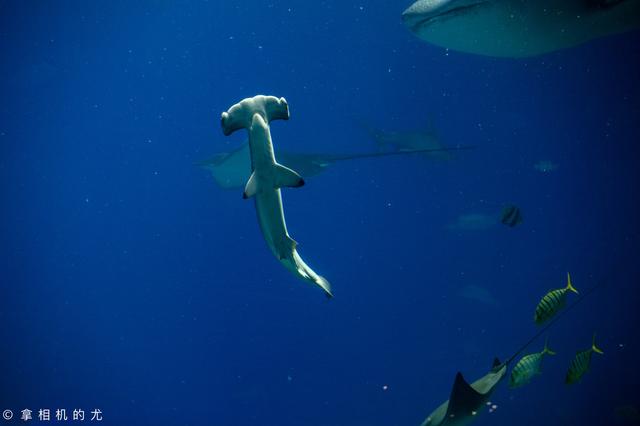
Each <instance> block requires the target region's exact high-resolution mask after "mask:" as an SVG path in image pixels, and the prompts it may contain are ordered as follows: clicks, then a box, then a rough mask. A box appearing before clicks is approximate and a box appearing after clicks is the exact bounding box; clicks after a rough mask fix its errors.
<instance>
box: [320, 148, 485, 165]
mask: <svg viewBox="0 0 640 426" xmlns="http://www.w3.org/2000/svg"><path fill="white" fill-rule="evenodd" d="M475 148H476V147H475V145H460V146H452V147H447V148H429V149H410V150H409V149H408V150H402V151H385V152H369V153H364V154H350V155H332V156H330V157H329V159H330V160H331V161H345V160H357V159H359V158H374V157H389V156H392V155H411V154H421V153H422V154H424V153H430V152H448V151H464V150H470V149H475Z"/></svg>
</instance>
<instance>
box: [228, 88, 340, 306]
mask: <svg viewBox="0 0 640 426" xmlns="http://www.w3.org/2000/svg"><path fill="white" fill-rule="evenodd" d="M278 119H280V120H288V119H289V105H288V104H287V101H286V100H285V99H284V98H279V99H278V98H276V97H275V96H263V95H258V96H255V97H253V98H246V99H243V100H242V101H240V102H239V103H237V104H235V105H233V106H232V107H231V108H229V110H228V111H226V112H223V113H222V117H221V124H222V131H223V133H224V134H225V135H226V136H228V135H230V134H231V133H233V132H235V131H236V130H239V129H242V128H244V129H247V131H248V133H249V152H250V155H251V176H250V177H249V180H248V181H247V184H246V186H245V189H244V192H243V198H254V200H255V207H256V212H257V215H258V223H259V224H260V229H261V230H262V235H263V236H264V239H265V241H266V242H267V245H268V246H269V249H270V250H271V252H272V253H273V254H274V255H275V256H276V258H277V259H278V260H280V263H282V264H283V265H284V266H285V267H286V268H287V269H288V270H289V271H291V272H292V273H293V274H294V275H296V276H297V277H298V278H301V279H302V280H305V281H307V282H310V283H312V284H315V285H317V286H318V287H320V288H321V289H322V290H323V291H324V292H325V294H326V295H327V297H333V294H332V293H331V286H330V284H329V282H328V281H327V280H326V279H325V278H323V277H321V276H320V275H318V274H316V273H315V272H314V271H313V269H311V268H310V267H309V265H307V264H306V263H305V262H304V261H303V260H302V258H301V257H300V255H299V254H298V251H297V249H296V246H297V243H296V242H295V241H294V240H293V238H291V237H290V236H289V233H288V231H287V226H286V224H285V219H284V210H283V207H282V194H281V192H280V188H282V187H291V188H297V187H300V186H303V185H304V179H302V177H301V176H300V175H299V174H298V173H297V172H295V171H294V170H292V169H290V168H288V167H285V166H283V165H282V164H279V163H278V162H277V161H276V157H275V154H274V151H273V142H272V140H271V130H270V127H269V123H271V121H272V120H278Z"/></svg>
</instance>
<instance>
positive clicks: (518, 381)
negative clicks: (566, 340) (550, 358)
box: [509, 340, 556, 389]
mask: <svg viewBox="0 0 640 426" xmlns="http://www.w3.org/2000/svg"><path fill="white" fill-rule="evenodd" d="M555 354H556V353H555V352H553V351H552V350H551V349H549V347H548V346H547V341H546V340H545V342H544V349H542V352H536V353H533V354H529V355H525V356H523V357H522V358H521V359H520V361H518V363H517V364H516V365H515V367H513V370H511V377H509V387H510V388H512V389H513V388H517V387H519V386H522V385H526V384H527V383H529V382H530V381H531V379H533V377H534V376H537V375H538V374H540V367H541V365H542V359H543V358H544V356H545V355H555Z"/></svg>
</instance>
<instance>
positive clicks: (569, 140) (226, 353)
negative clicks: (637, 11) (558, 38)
mask: <svg viewBox="0 0 640 426" xmlns="http://www.w3.org/2000/svg"><path fill="white" fill-rule="evenodd" d="M409 3H410V1H407V2H405V3H402V2H400V3H397V2H388V1H384V0H371V1H366V2H364V1H361V2H351V1H339V0H331V1H320V2H303V1H289V2H285V1H277V0H274V1H269V2H260V1H257V2H256V1H247V2H222V1H209V2H201V1H197V2H196V1H180V2H169V1H149V2H129V1H111V2H82V1H66V2H53V1H43V2H0V96H1V97H0V182H1V184H0V340H1V341H2V346H1V347H2V349H1V350H0V374H1V377H0V409H3V410H4V409H6V408H10V409H12V410H13V411H14V412H17V411H19V410H21V409H23V408H31V409H33V410H37V409H38V408H51V409H55V408H65V407H66V408H67V409H68V410H70V409H73V408H84V409H85V410H87V411H89V410H92V409H94V408H100V409H101V410H102V411H103V413H104V416H105V421H107V422H108V424H116V425H134V424H136V425H229V426H231V425H233V426H244V425H256V424H261V425H278V426H290V425H291V426H294V425H295V426H299V425H309V426H363V425H371V426H373V425H380V426H382V425H398V426H400V425H417V424H419V423H420V422H421V421H422V420H423V419H424V417H426V416H427V415H428V414H429V413H430V412H431V411H432V410H433V409H434V408H435V407H436V406H437V405H439V404H440V403H441V402H442V401H444V400H445V399H447V398H448V396H449V392H450V387H451V383H452V381H453V378H454V375H455V373H456V372H457V371H462V372H463V374H464V375H465V376H466V377H467V378H469V379H470V380H472V379H474V378H476V377H479V376H480V375H482V374H484V373H485V372H486V371H487V369H488V368H489V367H490V364H491V361H492V359H493V357H494V356H498V357H500V358H502V359H504V358H506V357H508V356H509V355H511V354H512V353H513V352H514V351H515V350H517V348H518V347H519V346H520V345H521V344H522V343H523V342H524V341H526V340H527V339H528V338H529V337H530V336H531V335H533V334H534V333H535V332H536V330H537V328H536V326H535V325H534V324H533V321H532V316H533V309H534V307H535V304H536V302H537V301H538V300H539V298H540V297H541V296H542V295H543V294H544V293H545V292H546V291H547V290H548V289H550V288H557V287H561V286H563V285H564V283H565V274H566V272H567V271H570V272H572V276H573V281H574V284H575V286H576V287H577V288H578V289H579V290H587V289H588V288H590V287H591V286H593V285H595V284H596V283H597V282H598V280H604V281H605V282H606V284H605V286H603V287H601V288H600V289H598V290H597V291H596V292H595V293H594V294H593V295H592V296H590V297H589V298H587V299H586V300H585V301H584V302H583V303H581V304H580V305H579V306H578V307H576V308H575V309H574V310H573V311H572V312H571V313H570V314H568V315H567V316H566V318H564V319H563V320H562V321H561V322H560V323H559V324H558V325H557V326H556V327H555V328H554V329H552V330H551V331H550V332H549V333H548V334H549V338H550V346H551V347H552V348H553V349H555V350H556V351H557V352H558V355H557V356H556V357H554V358H549V359H547V360H546V361H548V362H546V364H545V369H544V372H543V374H542V375H541V376H539V377H538V378H536V380H535V381H534V382H533V383H532V384H531V385H529V386H528V387H524V388H522V389H518V390H513V391H512V390H509V389H508V388H507V386H506V383H503V384H502V385H501V386H500V388H499V389H498V390H497V391H496V393H495V395H494V397H493V398H492V402H495V403H496V404H497V405H498V409H497V410H496V411H495V412H493V413H491V414H489V413H481V414H482V415H481V416H480V417H479V418H478V420H477V423H476V424H478V425H479V426H480V425H489V424H495V425H514V424H518V425H539V424H545V425H569V424H576V425H577V424H581V425H587V424H594V425H604V424H617V423H616V422H617V421H618V420H617V419H616V418H615V416H614V409H615V407H617V406H622V405H629V404H631V405H634V404H635V405H636V407H637V406H638V404H640V395H639V392H638V390H637V383H638V382H639V380H640V372H639V370H638V368H637V365H638V364H637V359H638V357H639V356H640V348H639V344H640V338H639V335H638V331H637V324H638V319H639V318H638V317H639V315H638V313H637V308H638V306H640V305H639V302H640V300H639V299H640V292H639V291H638V290H637V287H638V276H639V269H640V265H639V264H638V250H639V248H640V244H639V240H638V237H639V225H638V223H639V222H638V217H640V208H639V207H638V203H637V197H638V190H639V182H640V179H639V174H640V171H639V169H638V166H637V162H638V152H639V150H638V145H637V142H638V134H640V120H639V119H640V86H639V85H638V75H640V66H639V63H640V62H639V61H640V49H638V46H639V45H640V34H638V33H637V32H636V33H628V34H624V35H618V36H614V37H608V38H605V39H600V40H596V41H593V42H590V43H588V44H585V45H582V46H579V47H577V48H574V49H570V50H565V51H561V52H556V53H552V54H548V55H544V56H540V57H536V58H531V59H524V60H509V59H494V58H488V57H481V56H474V55H469V54H463V53H457V52H453V51H446V50H445V49H442V48H439V47H435V46H431V45H428V44H426V43H423V42H421V41H420V40H418V39H417V38H415V37H414V36H413V35H412V34H410V33H409V32H408V31H407V30H406V29H405V28H404V27H403V25H402V23H401V21H400V13H401V12H402V10H403V9H404V8H405V7H406V6H408V4H409ZM259 93H261V94H272V95H277V96H284V97H286V98H287V100H288V102H289V105H290V109H291V119H290V120H289V121H288V122H283V121H281V122H275V123H273V125H272V135H273V139H274V144H275V147H276V155H277V151H278V150H279V149H287V150H289V151H298V152H327V153H350V152H364V151H371V150H375V149H376V147H375V146H374V144H373V142H372V141H371V140H370V138H369V137H368V135H367V133H366V132H365V131H363V129H362V128H361V127H360V126H358V124H357V122H358V121H361V120H364V121H367V122H369V123H371V124H372V125H373V126H375V127H377V128H379V129H382V130H411V129H420V128H427V127H428V126H429V123H433V126H435V127H436V128H437V131H438V134H439V136H440V138H441V140H442V142H443V143H445V144H448V145H456V144H462V145H476V146H477V148H476V149H475V150H473V151H470V152H464V153H459V154H457V155H456V156H455V158H454V159H452V160H450V161H444V162H434V161H429V160H427V159H425V158H422V157H392V158H386V159H369V160H360V161H357V162H355V161H354V162H349V163H347V162H345V163H341V164H337V165H335V166H334V167H332V168H331V169H330V170H328V171H327V172H326V173H325V174H323V175H320V176H317V177H313V178H310V179H308V180H307V185H306V186H305V187H303V188H300V189H286V190H284V191H283V197H284V203H285V213H286V217H287V223H288V226H289V231H290V233H291V235H292V236H293V238H295V239H296V240H297V241H298V242H299V250H300V253H301V255H302V257H303V258H304V259H305V260H307V262H308V263H309V264H310V265H311V266H312V267H313V268H314V269H316V270H317V271H318V272H319V273H321V274H322V275H324V276H326V277H327V279H329V280H330V281H331V283H332V284H333V289H334V294H335V299H334V300H331V301H327V300H325V298H324V297H323V296H322V293H321V292H320V291H319V290H318V289H315V288H313V287H312V286H310V285H308V284H305V283H304V282H302V281H298V280H296V278H295V277H294V276H292V275H291V274H289V273H288V272H287V271H286V270H284V268H283V267H282V266H281V265H280V264H279V263H278V262H277V260H276V259H274V258H273V256H272V255H271V253H269V251H268V249H267V247H266V245H265V243H264V241H263V239H262V237H261V235H260V231H259V228H258V226H257V222H256V219H255V211H254V208H253V205H252V203H251V202H250V201H244V200H242V198H241V191H240V190H238V191H225V190H222V189H220V188H218V187H216V185H215V184H214V182H213V180H212V179H211V177H210V176H209V175H208V174H207V172H206V171H205V170H203V169H201V168H198V167H196V166H194V165H193V163H194V162H196V161H199V160H202V159H205V158H207V157H208V156H210V155H211V154H213V153H215V152H219V151H225V150H230V149H234V148H235V147H237V146H238V144H239V143H240V142H241V141H242V140H243V138H244V135H242V134H238V135H233V136H231V137H224V136H223V135H222V132H221V129H220V124H219V115H220V113H221V112H222V111H224V110H226V109H227V108H228V107H229V106H231V105H232V104H234V103H235V102H237V101H239V100H241V99H242V98H244V97H248V96H253V95H255V94H259ZM539 160H551V161H553V162H554V163H556V164H558V169H557V170H555V171H553V172H551V173H540V172H539V171H537V170H536V169H535V168H534V164H535V163H536V162H538V161H539ZM505 203H515V204H517V205H518V206H519V207H520V208H521V209H522V212H523V215H524V223H523V224H522V225H521V226H518V227H516V228H513V229H509V228H507V227H504V226H502V225H496V226H493V227H490V228H489V229H486V230H478V231H470V230H459V229H458V230H455V229H453V230H452V229H450V227H449V226H448V225H450V224H451V223H453V222H455V220H456V218H457V217H458V216H459V215H461V214H467V213H482V214H487V215H497V214H499V212H500V209H501V207H502V206H503V205H504V204H505ZM465 286H479V287H482V288H484V289H486V290H487V291H489V292H490V293H491V294H492V295H493V296H494V297H495V299H496V300H497V301H498V302H499V304H498V305H491V304H486V303H482V302H479V301H477V300H470V299H466V298H463V297H461V296H460V294H459V293H460V289H461V288H463V287H465ZM572 300H575V298H573V299H572ZM594 331H597V333H598V342H599V344H600V347H601V348H602V349H603V350H604V351H605V355H604V356H601V357H600V356H594V359H593V365H592V369H591V371H590V372H589V374H588V375H587V376H585V378H584V380H583V381H582V383H580V384H578V385H575V386H572V387H567V386H565V385H564V383H563V379H564V373H565V370H566V367H567V365H568V362H569V360H570V359H571V357H572V356H573V354H574V353H575V351H576V350H578V349H584V348H587V347H588V346H589V345H590V341H591V335H592V333H593V332H594ZM541 347H542V340H539V341H537V342H535V343H534V344H533V345H532V347H531V350H538V349H539V348H541Z"/></svg>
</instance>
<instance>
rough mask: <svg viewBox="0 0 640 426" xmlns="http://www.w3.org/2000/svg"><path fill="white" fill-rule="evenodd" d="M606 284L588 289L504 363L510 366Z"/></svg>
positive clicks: (599, 284)
mask: <svg viewBox="0 0 640 426" xmlns="http://www.w3.org/2000/svg"><path fill="white" fill-rule="evenodd" d="M604 284H605V281H604V280H600V281H598V282H597V283H596V285H594V286H593V287H591V288H590V289H588V290H587V291H586V292H585V293H583V294H582V296H581V297H579V298H578V299H577V300H576V301H575V302H573V303H572V304H570V305H569V306H567V308H566V309H563V310H562V311H561V312H560V313H558V314H557V315H556V316H555V318H553V319H552V320H551V322H549V324H547V325H545V326H544V327H542V328H541V329H540V331H538V332H537V333H536V334H534V335H533V337H532V338H530V339H529V340H527V342H526V343H525V344H524V345H522V346H520V349H518V350H517V351H516V353H514V354H513V355H511V356H510V357H509V359H508V360H507V361H506V362H505V363H504V364H505V365H509V364H510V363H511V361H513V360H514V359H515V358H516V357H517V356H518V355H520V354H521V353H522V351H524V350H525V349H527V347H528V346H529V345H530V344H532V343H533V342H534V341H535V340H536V339H537V338H538V337H540V336H542V334H544V332H545V331H547V330H549V328H551V327H552V326H553V325H555V324H556V323H557V322H558V321H559V320H560V319H561V318H562V317H563V316H565V315H566V314H567V313H569V311H570V310H572V309H573V308H575V307H576V306H577V305H578V304H579V303H580V302H582V301H583V300H584V299H586V298H587V296H589V295H590V294H591V293H593V292H594V291H596V290H597V289H598V288H599V287H601V286H603V285H604Z"/></svg>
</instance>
